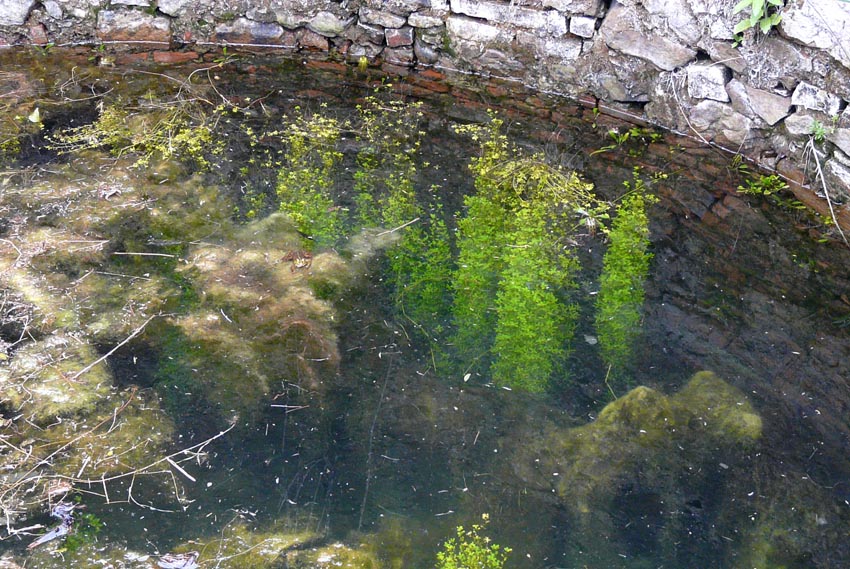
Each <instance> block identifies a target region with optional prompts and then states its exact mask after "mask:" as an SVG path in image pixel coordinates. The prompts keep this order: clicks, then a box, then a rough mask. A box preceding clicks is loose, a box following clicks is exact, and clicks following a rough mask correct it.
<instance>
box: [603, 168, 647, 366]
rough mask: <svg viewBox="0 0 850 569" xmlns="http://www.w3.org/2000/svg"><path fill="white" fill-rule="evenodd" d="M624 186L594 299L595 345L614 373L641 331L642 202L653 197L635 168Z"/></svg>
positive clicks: (644, 236)
mask: <svg viewBox="0 0 850 569" xmlns="http://www.w3.org/2000/svg"><path fill="white" fill-rule="evenodd" d="M624 185H625V186H626V188H627V189H628V190H629V191H628V193H627V194H626V195H625V196H624V197H623V198H622V200H621V201H620V204H619V206H618V207H617V216H616V217H615V218H614V221H613V223H612V226H611V230H610V232H609V234H608V238H609V240H610V244H609V246H608V250H607V251H606V252H605V256H604V258H603V261H602V263H603V266H602V275H601V277H600V282H599V295H598V296H597V298H596V333H597V335H598V337H599V349H600V353H601V355H602V359H603V361H604V362H605V363H606V364H607V365H609V366H610V369H612V370H613V371H614V374H615V377H616V376H617V374H619V373H620V372H621V371H622V370H623V369H624V368H625V367H626V366H628V365H629V364H630V363H631V361H632V359H633V356H634V346H635V341H636V340H637V338H638V336H639V334H640V322H641V317H642V310H643V301H644V294H645V292H644V282H645V281H646V277H647V275H648V274H649V262H650V260H651V259H652V254H651V253H650V252H649V250H648V249H649V227H648V224H649V221H648V218H647V215H646V206H647V205H648V204H651V203H653V202H654V201H655V198H654V197H652V196H650V195H648V194H647V193H646V188H645V186H644V182H643V180H642V179H641V178H640V174H639V171H638V170H637V169H635V171H634V177H633V180H632V181H631V182H628V181H627V182H624Z"/></svg>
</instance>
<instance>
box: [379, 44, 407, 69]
mask: <svg viewBox="0 0 850 569" xmlns="http://www.w3.org/2000/svg"><path fill="white" fill-rule="evenodd" d="M384 61H385V62H387V63H390V64H393V65H401V66H410V65H413V61H414V59H413V49H411V48H409V47H399V48H395V49H389V48H388V49H385V50H384Z"/></svg>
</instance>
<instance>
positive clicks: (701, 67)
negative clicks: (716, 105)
mask: <svg viewBox="0 0 850 569" xmlns="http://www.w3.org/2000/svg"><path fill="white" fill-rule="evenodd" d="M685 71H686V73H687V76H688V94H689V95H690V96H691V97H693V98H694V99H712V100H714V101H720V102H721V103H726V102H729V94H728V93H727V92H726V82H727V81H729V79H730V77H731V76H732V73H731V72H730V71H729V68H727V67H725V66H723V65H718V64H714V63H709V64H705V63H693V64H691V65H688V67H687V68H686V70H685Z"/></svg>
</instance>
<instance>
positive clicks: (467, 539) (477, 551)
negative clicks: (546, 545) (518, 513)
mask: <svg viewBox="0 0 850 569" xmlns="http://www.w3.org/2000/svg"><path fill="white" fill-rule="evenodd" d="M481 518H482V520H483V521H482V523H480V524H473V526H472V528H470V529H469V530H465V529H464V528H463V526H458V527H457V533H456V534H455V537H452V538H449V539H448V540H446V542H445V543H444V544H443V549H442V551H439V552H438V553H437V565H436V566H435V567H436V569H502V567H504V566H505V562H506V561H507V558H508V555H509V554H510V553H511V551H512V550H511V548H510V547H502V546H501V545H498V544H495V543H491V541H490V538H489V537H486V536H483V535H481V532H482V531H483V530H484V528H485V527H487V524H488V523H489V522H490V517H489V516H488V515H487V514H484V515H482V516H481Z"/></svg>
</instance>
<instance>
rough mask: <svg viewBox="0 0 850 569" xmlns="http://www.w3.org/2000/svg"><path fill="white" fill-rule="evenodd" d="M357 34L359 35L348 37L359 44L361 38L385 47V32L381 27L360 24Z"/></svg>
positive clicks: (358, 24)
mask: <svg viewBox="0 0 850 569" xmlns="http://www.w3.org/2000/svg"><path fill="white" fill-rule="evenodd" d="M356 32H357V33H356V34H355V35H353V36H352V35H351V34H348V35H349V36H350V37H353V38H354V39H355V40H356V41H358V42H359V41H361V38H365V39H366V41H368V42H370V43H373V44H375V45H383V43H384V37H385V36H384V34H385V30H384V28H382V27H381V26H373V25H370V24H366V23H364V22H358V23H357V28H356Z"/></svg>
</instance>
